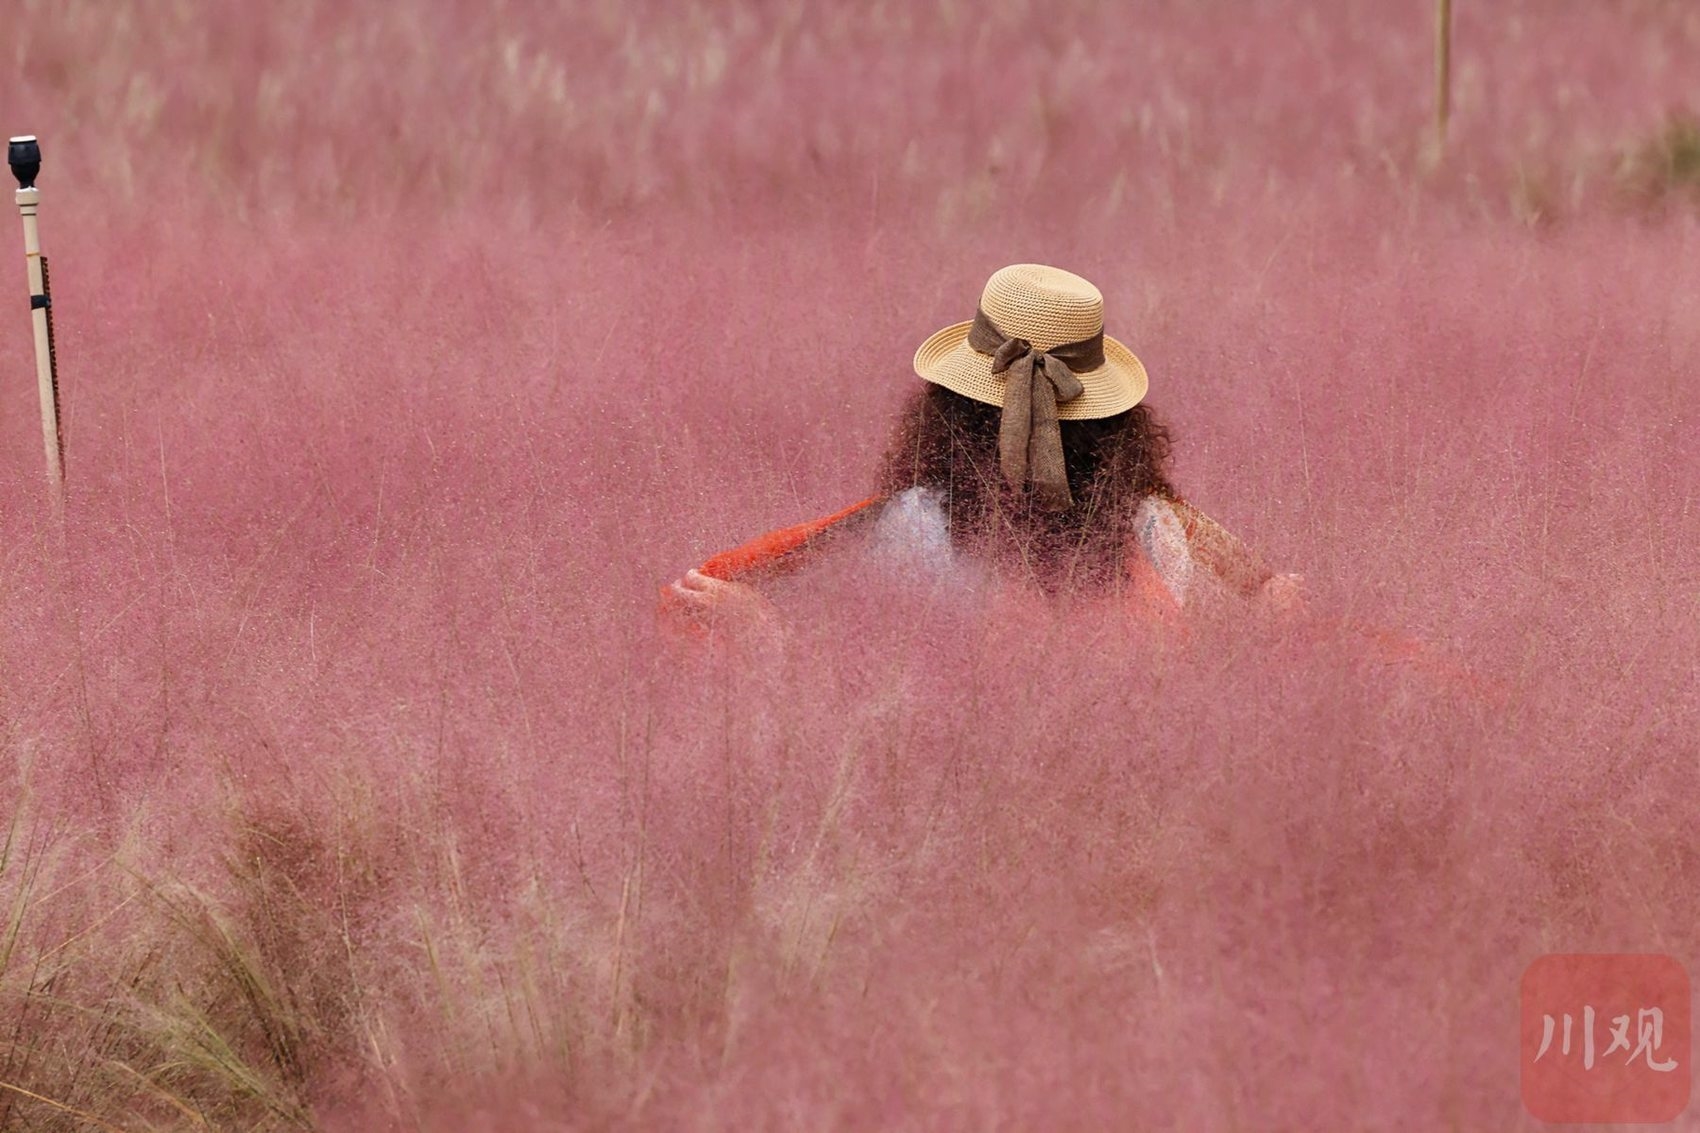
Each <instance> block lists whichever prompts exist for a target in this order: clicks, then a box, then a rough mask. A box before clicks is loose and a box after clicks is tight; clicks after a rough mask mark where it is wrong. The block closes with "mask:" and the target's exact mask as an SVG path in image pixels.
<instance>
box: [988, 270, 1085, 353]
mask: <svg viewBox="0 0 1700 1133" xmlns="http://www.w3.org/2000/svg"><path fill="white" fill-rule="evenodd" d="M980 309H981V310H982V311H984V312H986V317H987V318H989V319H991V320H992V322H993V323H995V324H997V328H998V329H999V330H1001V331H1002V332H1003V333H1004V334H1006V335H1009V336H1010V337H1011V338H1024V339H1026V340H1027V341H1028V342H1030V343H1032V344H1033V345H1034V346H1035V347H1037V348H1038V349H1040V350H1050V349H1051V348H1053V347H1057V346H1061V345H1063V344H1064V343H1067V342H1080V341H1083V340H1085V339H1088V338H1091V337H1092V336H1093V335H1095V334H1098V333H1100V332H1101V331H1103V329H1104V296H1103V295H1102V294H1100V293H1099V291H1098V289H1097V288H1096V287H1094V286H1092V284H1091V283H1089V282H1088V281H1086V280H1084V279H1081V278H1080V277H1079V276H1078V275H1075V274H1074V273H1073V272H1068V271H1063V270H1062V269H1061V268H1053V267H1046V266H1045V265H1044V264H1011V265H1010V266H1009V267H1006V268H1002V269H1000V270H999V271H998V272H996V273H995V274H993V276H992V278H990V279H988V280H987V281H986V289H985V291H984V292H982V293H981V295H980Z"/></svg>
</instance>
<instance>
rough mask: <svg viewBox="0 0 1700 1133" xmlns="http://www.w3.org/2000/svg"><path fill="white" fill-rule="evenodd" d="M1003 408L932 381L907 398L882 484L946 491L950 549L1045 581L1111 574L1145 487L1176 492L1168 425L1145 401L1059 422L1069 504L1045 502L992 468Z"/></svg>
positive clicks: (890, 488) (1065, 583) (1089, 581)
mask: <svg viewBox="0 0 1700 1133" xmlns="http://www.w3.org/2000/svg"><path fill="white" fill-rule="evenodd" d="M1001 412H1002V411H1001V409H1000V408H999V407H998V406H996V405H987V404H985V403H983V402H979V401H975V400H973V399H972V398H968V397H963V396H962V395H961V394H957V393H953V392H951V391H950V390H948V389H945V388H944V387H943V386H940V385H935V384H933V383H931V382H928V383H926V385H925V386H924V387H923V388H922V389H920V390H919V391H917V392H916V393H915V395H914V396H913V397H912V398H911V399H910V400H909V403H908V405H907V406H906V407H905V409H904V411H903V415H902V419H901V421H900V423H899V426H898V429H897V435H896V437H895V439H894V440H893V442H892V445H891V448H890V449H889V450H888V451H887V452H886V455H885V460H884V462H883V465H882V467H881V469H880V485H879V486H880V491H881V493H882V494H885V495H895V494H896V493H898V492H902V491H904V490H906V489H908V488H913V487H924V488H936V489H939V490H941V491H942V492H943V493H944V494H945V499H946V514H947V517H948V521H949V524H950V537H951V542H952V544H953V545H955V546H956V547H957V548H958V549H960V550H962V551H964V552H966V553H968V554H972V555H975V556H977V557H981V558H985V559H988V560H991V561H994V562H996V563H998V564H999V565H1001V566H1004V567H1008V568H1012V569H1015V570H1017V571H1019V572H1020V573H1023V574H1026V575H1028V576H1029V577H1031V578H1033V579H1034V580H1035V581H1037V582H1038V583H1040V584H1041V585H1042V586H1044V587H1045V588H1046V589H1048V590H1057V589H1062V588H1066V587H1070V586H1072V585H1075V584H1086V585H1098V584H1102V583H1103V582H1105V581H1108V580H1110V579H1112V578H1114V577H1116V576H1117V575H1118V574H1119V572H1120V570H1121V564H1122V560H1123V556H1124V554H1125V549H1126V547H1127V540H1128V539H1129V537H1131V535H1132V530H1133V517H1134V513H1135V511H1137V510H1138V508H1139V504H1140V501H1141V500H1143V499H1144V498H1145V497H1146V496H1149V495H1153V494H1155V495H1158V496H1162V497H1165V498H1169V499H1173V498H1175V490H1174V487H1173V485H1171V484H1170V483H1169V479H1168V476H1167V474H1166V467H1167V465H1168V460H1169V448H1170V442H1169V430H1168V429H1167V428H1166V427H1165V426H1164V425H1163V424H1161V423H1160V422H1159V421H1158V420H1157V418H1156V416H1155V414H1153V413H1152V412H1151V409H1150V407H1149V406H1146V405H1136V406H1134V407H1133V408H1132V409H1129V410H1127V411H1126V412H1124V413H1118V414H1116V415H1115V416H1113V417H1102V418H1098V419H1095V420H1089V421H1064V422H1062V443H1063V458H1064V461H1065V463H1066V465H1067V467H1068V488H1069V492H1070V494H1071V495H1072V496H1073V497H1074V504H1073V506H1071V507H1070V508H1069V509H1068V510H1066V511H1062V512H1052V511H1047V510H1045V509H1044V508H1041V507H1039V506H1038V505H1037V504H1035V503H1034V502H1033V500H1032V499H1031V498H1030V495H1029V493H1028V492H1027V491H1026V490H1025V489H1023V490H1016V489H1013V488H1011V487H1010V486H1009V485H1008V484H1007V483H1006V482H1005V481H1004V478H1003V476H1002V474H1001V473H1000V472H999V470H998V422H999V418H1000V415H1001Z"/></svg>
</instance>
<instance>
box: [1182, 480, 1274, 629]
mask: <svg viewBox="0 0 1700 1133" xmlns="http://www.w3.org/2000/svg"><path fill="white" fill-rule="evenodd" d="M1169 503H1170V506H1172V507H1173V508H1174V509H1175V514H1176V515H1178V516H1179V517H1180V520H1181V526H1182V528H1183V529H1184V530H1185V532H1186V540H1187V549H1188V550H1190V551H1191V552H1192V558H1193V561H1194V562H1196V563H1198V564H1199V565H1200V566H1203V567H1204V568H1205V569H1207V570H1209V571H1210V573H1211V574H1214V575H1215V576H1216V577H1217V578H1219V579H1221V580H1222V583H1223V585H1225V586H1227V587H1228V588H1229V589H1230V590H1232V591H1234V592H1235V593H1237V594H1240V595H1242V596H1243V597H1246V598H1254V597H1260V596H1261V597H1264V598H1267V599H1269V601H1270V602H1271V603H1273V604H1274V605H1275V606H1276V607H1277V608H1279V609H1291V608H1294V607H1296V606H1298V605H1300V604H1302V602H1303V595H1302V592H1301V591H1302V585H1301V584H1302V580H1301V579H1300V577H1299V576H1298V575H1296V574H1277V573H1276V572H1275V571H1273V570H1271V569H1270V568H1269V566H1268V565H1267V564H1266V563H1264V561H1263V559H1262V558H1260V557H1259V556H1258V555H1257V553H1256V552H1254V551H1252V549H1251V548H1249V547H1247V546H1246V545H1245V544H1244V543H1242V542H1241V541H1240V540H1239V539H1238V538H1237V537H1236V536H1235V535H1234V534H1233V533H1232V532H1231V531H1229V530H1228V529H1227V528H1225V527H1223V526H1222V525H1221V524H1220V523H1217V522H1216V521H1215V520H1214V519H1211V518H1210V517H1209V516H1208V515H1205V514H1204V513H1203V512H1202V511H1199V510H1198V509H1197V508H1196V507H1194V506H1193V505H1192V504H1189V503H1187V502H1186V501H1185V500H1182V499H1178V498H1177V499H1173V500H1170V501H1169Z"/></svg>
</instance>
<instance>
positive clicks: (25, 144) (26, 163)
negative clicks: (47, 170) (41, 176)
mask: <svg viewBox="0 0 1700 1133" xmlns="http://www.w3.org/2000/svg"><path fill="white" fill-rule="evenodd" d="M6 161H7V163H8V164H9V165H11V167H12V176H14V177H16V178H17V179H18V188H20V189H31V188H34V187H35V175H36V174H37V173H40V172H41V146H40V144H39V143H37V142H36V140H35V135H34V134H25V135H24V136H23V137H21V138H13V139H12V143H11V145H9V146H8V147H7V148H6Z"/></svg>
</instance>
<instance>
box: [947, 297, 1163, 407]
mask: <svg viewBox="0 0 1700 1133" xmlns="http://www.w3.org/2000/svg"><path fill="white" fill-rule="evenodd" d="M973 325H974V324H973V322H972V321H969V322H966V323H957V324H956V325H954V326H948V327H945V328H944V329H943V330H941V331H939V332H938V333H937V334H935V335H933V336H932V337H931V338H929V339H927V341H925V342H923V343H922V344H921V348H920V349H919V350H917V351H915V372H916V373H917V374H919V375H920V376H921V377H923V378H925V379H927V380H928V381H929V382H933V383H935V384H937V385H941V386H943V387H944V388H945V389H948V390H950V391H951V392H953V393H959V394H961V395H962V396H963V397H971V398H973V399H974V400H975V401H983V402H985V403H986V404H988V405H999V406H1001V405H1002V404H1003V395H1004V386H1005V384H1006V383H1005V381H1004V378H1003V376H1002V375H1001V374H994V373H992V356H991V355H990V354H981V353H980V352H979V351H978V350H975V349H974V348H973V347H972V346H969V345H968V328H969V327H971V326H973ZM1075 377H1077V378H1079V379H1080V384H1081V386H1082V387H1083V392H1082V393H1081V395H1080V396H1079V397H1077V398H1075V399H1074V400H1073V401H1066V402H1063V403H1062V404H1061V405H1059V406H1057V416H1058V417H1059V418H1061V419H1062V420H1064V421H1085V420H1090V419H1092V418H1095V417H1113V416H1115V415H1116V414H1117V413H1125V412H1126V411H1127V410H1129V409H1132V408H1133V407H1134V406H1136V405H1138V404H1139V402H1140V400H1141V399H1143V398H1144V397H1145V391H1146V389H1147V388H1148V387H1149V386H1150V384H1151V383H1150V379H1148V378H1147V377H1146V376H1145V365H1144V363H1142V362H1140V360H1139V359H1138V358H1136V357H1134V353H1133V351H1131V350H1129V349H1128V348H1127V347H1125V346H1123V345H1122V344H1121V343H1119V342H1117V341H1116V340H1115V339H1113V338H1111V337H1110V336H1109V335H1105V336H1104V364H1103V365H1102V366H1100V367H1098V368H1097V369H1096V370H1088V371H1086V372H1085V373H1077V374H1075Z"/></svg>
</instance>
